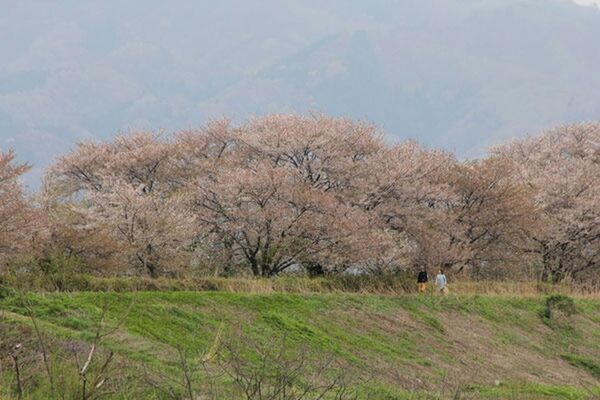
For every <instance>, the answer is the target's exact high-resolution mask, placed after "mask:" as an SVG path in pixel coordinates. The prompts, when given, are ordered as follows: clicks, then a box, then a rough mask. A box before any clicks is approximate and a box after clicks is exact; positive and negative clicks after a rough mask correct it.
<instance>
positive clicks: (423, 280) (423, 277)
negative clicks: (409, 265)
mask: <svg viewBox="0 0 600 400" xmlns="http://www.w3.org/2000/svg"><path fill="white" fill-rule="evenodd" d="M428 280H429V279H428V277H427V271H426V270H425V268H423V269H422V270H421V272H419V275H417V291H418V292H419V293H425V291H426V290H427V281H428Z"/></svg>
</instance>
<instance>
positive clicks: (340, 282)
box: [0, 274, 600, 299]
mask: <svg viewBox="0 0 600 400" xmlns="http://www.w3.org/2000/svg"><path fill="white" fill-rule="evenodd" d="M414 280H415V279H414V277H413V276H412V275H410V274H406V275H403V276H397V275H391V276H332V277H320V278H312V279H311V278H307V277H295V276H282V277H275V278H262V279H261V278H258V279H257V278H219V277H188V278H156V279H152V278H148V277H97V276H92V275H85V274H72V275H69V276H68V277H66V279H65V280H64V281H62V282H61V284H60V285H59V286H57V285H56V284H55V283H54V282H55V281H54V280H45V279H43V278H40V276H39V275H33V274H21V275H19V276H15V275H11V276H6V275H5V276H1V275H0V288H2V287H3V286H4V287H5V288H19V289H21V290H27V291H29V290H31V291H45V292H56V291H64V292H80V291H91V292H136V291H219V292H229V293H256V294H259V293H260V294H269V293H358V294H374V295H383V296H398V295H404V294H411V293H415V292H416V283H415V282H414ZM449 289H450V292H451V294H454V295H456V294H458V295H492V296H503V297H507V296H513V297H537V296H543V295H548V294H564V295H568V296H572V297H577V298H588V299H600V287H585V286H581V285H577V284H574V283H569V282H564V283H561V284H549V283H540V282H536V281H492V280H487V281H477V280H471V279H468V278H465V277H458V276H452V275H449ZM428 291H429V292H430V293H433V292H434V287H433V283H430V284H429V288H428Z"/></svg>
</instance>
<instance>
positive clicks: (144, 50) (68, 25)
mask: <svg viewBox="0 0 600 400" xmlns="http://www.w3.org/2000/svg"><path fill="white" fill-rule="evenodd" d="M5 9H6V10H8V12H3V13H2V14H0V24H1V25H2V27H3V31H4V32H5V34H3V35H1V36H0V49H1V50H0V148H9V147H13V148H15V149H16V150H17V151H18V154H19V156H20V157H21V159H23V160H27V161H29V162H32V163H33V164H34V165H35V170H34V172H33V173H32V174H30V176H29V178H28V183H29V184H30V185H31V186H33V187H35V186H37V185H38V182H39V177H40V176H41V174H42V170H43V168H44V167H45V166H47V165H48V164H49V163H50V162H51V160H52V159H53V158H54V157H56V156H57V155H58V154H61V153H64V152H66V151H68V150H69V149H70V148H71V147H72V146H73V144H74V142H75V141H76V140H80V139H86V138H87V139H89V138H95V139H106V138H109V137H111V136H112V135H114V134H115V133H117V132H119V131H126V130H129V129H160V128H164V129H167V130H177V129H182V128H187V127H191V126H198V125H201V124H203V123H204V122H205V121H207V120H208V119H210V118H213V117H220V116H229V117H232V118H233V119H235V120H238V121H239V120H243V119H245V118H247V117H248V116H249V115H253V114H264V113H269V112H288V111H294V112H306V111H310V110H319V111H323V112H325V113H330V114H334V115H345V116H349V117H352V118H356V119H366V120H369V121H372V122H374V123H376V124H377V125H379V126H381V127H382V129H384V130H385V132H386V135H387V138H388V140H390V141H395V140H400V139H403V138H409V137H410V138H414V139H416V140H418V141H420V142H422V143H424V144H427V145H431V146H440V147H444V148H447V149H450V150H454V151H456V152H457V154H458V155H459V156H465V157H466V156H478V155H480V154H482V153H483V152H484V151H485V148H486V147H487V146H489V145H491V144H493V143H497V142H500V141H504V140H507V139H509V138H511V137H516V136H522V135H524V134H527V133H534V132H536V131H538V130H540V129H543V128H547V127H550V126H552V125H556V124H560V123H564V122H570V121H578V120H593V119H599V118H600V74H598V73H597V71H600V51H598V47H599V45H598V42H599V41H600V10H599V9H597V8H594V7H580V6H577V5H576V4H574V3H573V2H571V1H568V0H485V1H480V0H428V1H423V0H401V1H393V0H375V1H370V2H364V1H362V0H327V1H317V0H307V1H303V2H293V3H291V2H290V3H287V4H286V2H279V1H276V0H265V1H262V2H260V3H254V2H248V1H242V0H228V1H224V2H219V4H216V3H214V2H196V1H191V0H185V1H181V2H178V3H177V6H174V5H170V6H169V5H167V4H166V3H163V2H159V1H156V0H153V1H145V2H143V3H142V2H128V3H127V4H126V5H122V4H120V3H119V2H117V1H114V0H113V1H106V2H103V3H101V4H95V5H91V4H82V3H80V2H77V1H65V2H60V3H49V2H48V3H39V2H33V1H31V2H30V1H22V2H19V3H15V4H11V5H9V6H5Z"/></svg>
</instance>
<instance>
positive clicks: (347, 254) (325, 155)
mask: <svg viewBox="0 0 600 400" xmlns="http://www.w3.org/2000/svg"><path fill="white" fill-rule="evenodd" d="M26 169H27V166H24V165H18V164H16V163H15V162H14V154H13V153H10V152H9V153H5V154H3V155H1V156H0V200H1V202H0V218H2V226H1V227H0V262H2V263H4V264H6V263H7V262H8V261H9V260H10V259H11V258H12V259H14V258H15V256H16V255H18V254H20V253H21V252H20V251H19V250H26V251H27V252H29V254H36V255H38V256H39V257H43V256H44V254H48V253H49V252H59V253H61V254H66V255H68V256H76V257H79V258H81V259H82V260H84V261H85V263H86V265H87V266H88V267H89V268H90V269H92V270H94V271H95V272H97V273H103V274H148V275H150V276H153V277H155V276H160V275H164V274H179V273H200V272H201V271H202V272H203V273H207V272H209V273H212V274H218V275H221V274H247V275H253V276H274V275H277V274H279V273H281V272H283V271H286V270H290V269H302V270H305V271H308V272H309V273H335V272H341V271H344V270H347V269H353V270H362V271H366V272H370V273H380V272H383V271H388V270H396V269H406V268H413V267H415V266H417V265H426V266H429V267H430V268H438V267H446V268H450V267H451V268H454V269H456V270H465V271H468V272H470V273H473V274H476V275H480V276H485V275H486V274H487V275H489V274H490V273H493V274H496V275H497V276H502V275H513V274H515V273H519V271H521V270H522V269H523V267H524V266H526V265H533V266H538V271H539V277H540V278H541V279H546V280H548V279H562V278H564V277H567V276H570V277H573V278H576V279H586V275H588V274H589V273H590V272H591V271H595V272H596V275H597V272H598V271H599V270H600V178H599V177H600V124H597V123H587V124H577V125H569V126H563V127H559V128H556V129H554V130H551V131H549V132H546V133H544V134H542V135H540V136H536V137H531V138H527V139H523V140H519V141H515V142H513V143H510V144H507V145H504V146H500V147H498V148H495V149H493V151H492V152H491V154H490V156H489V157H487V158H485V159H481V160H470V161H460V160H457V159H456V158H455V157H454V156H453V155H452V154H450V153H447V152H443V151H438V150H430V149H426V148H423V147H421V146H419V145H417V144H416V143H414V142H405V143H401V144H396V145H388V144H386V143H385V142H384V141H383V138H382V135H381V134H380V132H379V131H378V130H377V129H376V127H374V126H373V125H370V124H364V123H357V122H353V121H351V120H347V119H341V118H330V117H326V116H323V115H316V116H297V115H272V116H266V117H262V118H254V119H251V120H249V121H247V122H245V123H243V124H241V125H237V126H236V125H233V124H232V123H230V122H229V121H226V120H219V121H213V122H211V123H209V124H207V125H206V126H204V127H202V128H200V129H198V130H190V131H185V132H180V133H178V134H176V135H173V136H166V135H163V134H161V133H154V132H137V133H133V134H129V135H123V136H119V137H117V138H116V139H115V140H113V141H111V142H102V143H96V142H85V143H79V144H78V145H77V147H76V148H75V149H74V150H73V151H72V152H71V153H69V154H67V155H65V156H63V157H61V158H60V159H59V160H57V162H56V163H55V164H54V165H53V166H52V167H51V168H50V169H49V171H48V173H47V174H46V177H45V179H44V184H43V189H42V190H41V193H39V195H38V196H36V200H35V202H33V201H32V200H29V199H27V198H25V196H24V194H23V190H22V188H21V187H20V185H19V180H18V177H19V175H21V174H22V173H23V172H25V171H26ZM33 204H36V205H35V206H34V205H33Z"/></svg>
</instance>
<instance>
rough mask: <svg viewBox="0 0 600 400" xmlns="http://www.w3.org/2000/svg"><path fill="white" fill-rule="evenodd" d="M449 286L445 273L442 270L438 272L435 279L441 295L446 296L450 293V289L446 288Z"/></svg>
mask: <svg viewBox="0 0 600 400" xmlns="http://www.w3.org/2000/svg"><path fill="white" fill-rule="evenodd" d="M447 284H448V280H447V279H446V275H444V271H442V270H441V269H440V272H438V274H437V275H436V277H435V285H436V286H437V288H438V290H439V292H440V293H441V294H446V293H447V292H448V288H447V287H446V285H447Z"/></svg>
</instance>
